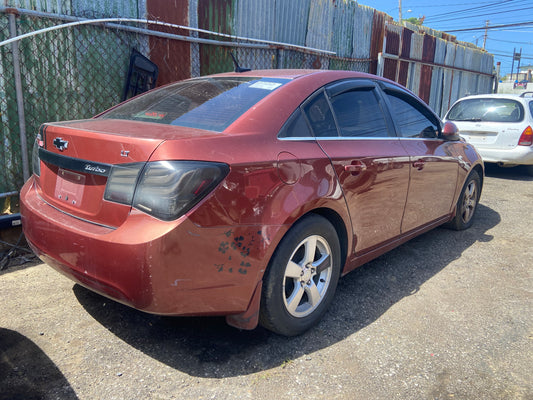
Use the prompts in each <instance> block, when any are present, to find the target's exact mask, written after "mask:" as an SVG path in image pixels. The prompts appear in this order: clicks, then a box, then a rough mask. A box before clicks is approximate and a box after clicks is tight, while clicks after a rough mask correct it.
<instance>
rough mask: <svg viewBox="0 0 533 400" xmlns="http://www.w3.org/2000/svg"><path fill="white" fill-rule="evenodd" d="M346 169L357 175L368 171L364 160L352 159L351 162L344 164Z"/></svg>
mask: <svg viewBox="0 0 533 400" xmlns="http://www.w3.org/2000/svg"><path fill="white" fill-rule="evenodd" d="M344 170H345V171H346V172H350V173H351V174H352V175H357V174H359V173H361V172H365V171H366V165H365V163H364V162H362V161H352V163H351V164H348V165H345V166H344Z"/></svg>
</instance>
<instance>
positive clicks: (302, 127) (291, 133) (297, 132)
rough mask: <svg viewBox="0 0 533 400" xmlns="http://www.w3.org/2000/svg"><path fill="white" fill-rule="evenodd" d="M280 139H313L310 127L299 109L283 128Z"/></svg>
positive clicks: (279, 135)
mask: <svg viewBox="0 0 533 400" xmlns="http://www.w3.org/2000/svg"><path fill="white" fill-rule="evenodd" d="M278 137H279V138H291V137H294V138H309V137H311V138H312V137H313V134H312V133H311V130H310V129H309V125H307V122H306V121H305V118H304V116H303V114H302V112H301V111H300V109H299V108H297V109H296V111H295V112H294V113H293V114H292V115H291V116H290V117H289V119H288V120H287V122H285V125H283V127H282V128H281V130H280V132H279V134H278Z"/></svg>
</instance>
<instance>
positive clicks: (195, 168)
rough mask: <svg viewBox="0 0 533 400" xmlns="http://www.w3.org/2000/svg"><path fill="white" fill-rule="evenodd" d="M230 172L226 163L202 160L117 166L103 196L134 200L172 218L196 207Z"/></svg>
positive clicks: (159, 215) (149, 211)
mask: <svg viewBox="0 0 533 400" xmlns="http://www.w3.org/2000/svg"><path fill="white" fill-rule="evenodd" d="M143 167H144V168H143ZM228 172H229V167H228V166H227V165H226V164H221V163H211V162H203V161H157V162H149V163H146V164H128V165H122V166H114V167H113V169H112V170H111V173H110V176H109V179H108V182H107V187H106V192H105V195H104V198H105V199H106V200H109V201H114V202H118V203H122V204H131V205H132V206H133V207H135V208H137V209H139V210H141V211H143V212H145V213H147V214H150V215H152V216H154V217H156V218H159V219H162V220H164V221H172V220H175V219H177V218H179V217H180V216H182V215H183V214H185V213H186V212H187V211H189V210H190V209H191V208H192V207H194V206H195V205H196V204H197V203H198V202H199V201H200V200H202V199H203V198H204V197H205V196H206V195H207V194H208V193H209V192H211V191H212V190H213V189H214V188H215V187H216V186H217V185H218V184H219V183H220V182H221V181H222V179H224V177H225V176H226V175H227V174H228Z"/></svg>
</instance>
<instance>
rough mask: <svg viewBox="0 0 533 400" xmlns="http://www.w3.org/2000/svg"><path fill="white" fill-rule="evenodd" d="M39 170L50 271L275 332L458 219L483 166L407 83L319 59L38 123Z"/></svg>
mask: <svg viewBox="0 0 533 400" xmlns="http://www.w3.org/2000/svg"><path fill="white" fill-rule="evenodd" d="M33 171H34V172H33V176H32V177H31V178H30V179H29V181H28V182H26V184H25V186H24V188H23V190H22V192H21V199H22V216H23V227H24V232H25V235H26V238H27V240H28V242H29V243H30V245H31V247H32V249H33V250H34V251H35V253H36V254H38V255H39V257H40V258H41V259H42V260H43V261H44V262H46V263H47V264H49V265H50V266H51V267H53V268H55V269H56V270H58V271H59V272H61V273H63V274H65V275H66V276H68V277H69V278H71V279H72V280H74V281H75V282H77V283H79V284H81V285H83V286H85V287H87V288H89V289H90V290H93V291H95V292H98V293H100V294H102V295H104V296H107V297H110V298H112V299H114V300H116V301H119V302H121V303H124V304H127V305H129V306H131V307H134V308H136V309H139V310H142V311H145V312H149V313H155V314H160V315H175V316H178V315H224V316H226V320H227V322H228V323H229V324H230V325H232V326H235V327H238V328H241V329H253V328H255V327H256V326H257V325H258V323H259V324H261V325H262V326H264V327H266V328H268V329H270V330H272V331H274V332H277V333H279V334H283V335H297V334H300V333H302V332H304V331H306V330H307V329H309V328H310V327H311V326H313V325H314V324H316V323H317V322H318V321H319V320H320V318H321V317H322V316H323V314H324V313H325V312H326V310H327V308H328V306H329V304H330V303H331V301H332V300H333V297H334V293H335V288H336V285H337V281H338V279H339V277H340V276H342V275H344V274H346V273H348V272H349V271H351V270H353V269H354V268H356V267H358V266H360V265H361V264H364V263H365V262H367V261H369V260H371V259H373V258H375V257H377V256H379V255H381V254H383V253H384V252H386V251H388V250H390V249H392V248H394V247H396V246H398V245H400V244H402V243H404V242H406V241H408V240H409V239H411V238H413V237H415V236H417V235H420V234H421V233H423V232H426V231H428V230H430V229H432V228H435V227H437V226H439V225H442V224H447V225H448V226H450V227H452V228H454V229H465V228H468V227H469V226H470V225H471V224H472V222H473V219H474V213H475V211H476V206H477V204H478V200H479V196H480V193H481V189H482V183H483V175H484V174H483V163H482V161H481V159H480V157H479V155H478V154H477V152H476V150H475V149H474V148H473V147H472V146H471V145H469V144H468V143H466V142H464V141H463V140H461V139H460V137H459V136H458V134H457V129H456V127H455V126H454V125H453V124H451V123H448V124H443V123H442V122H441V121H440V120H439V118H438V117H437V116H436V115H435V114H434V113H433V112H432V111H431V110H430V109H429V108H428V107H427V106H426V105H425V104H424V103H423V102H422V101H421V100H420V99H418V98H417V97H416V96H414V95H413V94H412V93H411V92H409V91H407V90H406V89H404V88H402V87H401V86H399V85H397V84H395V83H393V82H391V81H388V80H386V79H383V78H379V77H376V76H373V75H369V74H363V73H357V72H347V71H318V70H266V71H250V72H244V73H227V74H220V75H213V76H205V77H200V78H194V79H190V80H186V81H182V82H178V83H174V84H170V85H168V86H164V87H161V88H158V89H156V90H153V91H151V92H148V93H146V94H143V95H140V96H138V97H136V98H134V99H131V100H129V101H126V102H124V103H122V104H120V105H118V106H116V107H114V108H112V109H110V110H108V111H106V112H104V113H102V114H100V115H98V116H97V117H95V118H92V119H88V120H79V121H68V122H54V123H47V124H44V125H43V126H42V127H41V128H40V131H39V134H38V136H37V139H36V141H35V146H34V152H33Z"/></svg>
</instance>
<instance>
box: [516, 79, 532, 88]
mask: <svg viewBox="0 0 533 400" xmlns="http://www.w3.org/2000/svg"><path fill="white" fill-rule="evenodd" d="M528 83H529V82H528V80H527V79H522V80H521V81H516V82H515V83H514V84H513V89H517V88H522V89H527V84H528Z"/></svg>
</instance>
